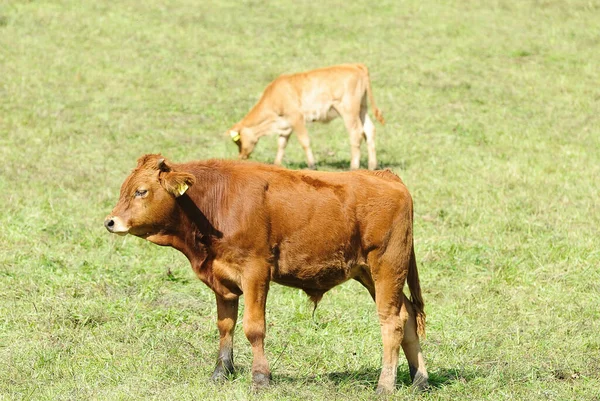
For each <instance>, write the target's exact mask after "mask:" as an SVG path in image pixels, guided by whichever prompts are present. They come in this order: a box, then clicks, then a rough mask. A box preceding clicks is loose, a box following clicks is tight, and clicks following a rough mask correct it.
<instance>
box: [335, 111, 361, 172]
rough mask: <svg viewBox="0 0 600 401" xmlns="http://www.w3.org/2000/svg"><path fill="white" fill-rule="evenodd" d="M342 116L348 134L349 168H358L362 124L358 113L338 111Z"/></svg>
mask: <svg viewBox="0 0 600 401" xmlns="http://www.w3.org/2000/svg"><path fill="white" fill-rule="evenodd" d="M340 115H341V116H343V118H344V125H346V129H347V130H348V134H349V135H350V169H351V170H356V169H358V168H360V144H361V142H362V140H363V125H362V122H361V121H360V118H359V116H358V113H356V112H354V111H351V112H348V111H344V112H342V113H340Z"/></svg>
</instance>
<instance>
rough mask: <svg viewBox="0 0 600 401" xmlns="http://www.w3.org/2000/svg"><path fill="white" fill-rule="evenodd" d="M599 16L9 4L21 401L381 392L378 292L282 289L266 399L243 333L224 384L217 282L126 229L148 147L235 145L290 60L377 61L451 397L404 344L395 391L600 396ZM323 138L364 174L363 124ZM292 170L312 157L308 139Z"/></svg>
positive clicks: (4, 14)
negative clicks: (108, 222)
mask: <svg viewBox="0 0 600 401" xmlns="http://www.w3.org/2000/svg"><path fill="white" fill-rule="evenodd" d="M599 21H600V4H599V3H598V2H597V1H588V0H535V1H534V0H523V1H508V0H491V1H487V2H479V1H467V0H463V1H459V0H454V1H446V2H436V1H430V0H423V1H417V0H405V1H404V0H400V1H398V0H396V1H388V0H382V1H378V2H373V1H330V2H297V1H290V0H282V1H278V2H262V1H254V0H249V1H244V2H236V4H234V2H230V1H225V0H223V1H217V0H208V1H191V0H171V1H166V2H160V1H155V0H149V1H140V0H124V1H111V2H109V1H104V0H102V1H89V2H80V1H74V0H63V1H43V0H40V1H3V2H0V158H1V159H0V160H1V163H0V205H1V211H0V227H1V230H0V399H6V400H9V399H17V400H20V399H23V400H25V399H35V400H38V399H41V400H74V399H85V400H87V399H103V400H113V399H123V400H125V399H161V400H162V399H172V400H188V399H189V400H191V399H226V400H229V399H236V400H244V399H264V400H283V399H286V400H287V399H291V400H333V399H340V400H345V399H372V398H374V388H375V385H376V381H377V378H378V375H379V368H380V359H381V338H380V332H379V326H378V322H377V317H376V314H375V308H374V305H373V303H372V301H371V299H370V297H369V295H368V293H367V292H366V291H365V290H364V289H363V288H362V287H361V286H360V285H359V284H357V283H347V284H344V285H343V286H340V287H337V288H335V289H334V290H332V291H331V292H330V293H328V294H326V296H325V297H324V299H323V301H322V303H321V304H320V306H319V309H318V310H317V313H316V315H315V318H314V319H313V318H312V316H311V312H312V308H311V305H310V304H309V302H308V301H307V299H306V296H305V295H303V293H301V292H300V291H299V290H295V289H290V288H285V287H281V286H273V287H272V290H271V292H270V297H269V301H268V304H267V309H268V310H267V323H268V333H267V342H266V348H267V349H266V351H267V357H268V358H269V360H270V363H271V368H272V371H273V386H272V387H271V388H270V389H267V390H264V391H261V392H259V393H255V392H252V390H251V381H250V372H249V369H250V366H251V353H250V347H249V345H248V342H247V340H246V339H245V338H244V335H243V332H242V329H241V327H238V330H237V336H236V349H235V353H236V365H237V367H238V370H239V373H238V375H237V376H236V377H235V379H234V380H233V381H232V382H230V383H226V384H224V385H213V384H209V383H208V377H209V375H210V373H211V372H212V368H213V366H214V362H215V359H216V352H217V345H218V333H217V330H216V325H215V321H216V310H215V306H214V296H213V295H212V293H211V291H210V290H209V289H208V288H207V287H205V286H204V284H202V283H201V282H200V281H198V280H196V279H195V277H194V275H193V273H192V270H191V269H190V267H189V265H188V263H187V261H186V259H185V257H183V255H181V254H179V253H178V252H177V251H175V250H172V249H167V248H160V247H157V246H155V245H152V244H150V243H147V242H144V241H143V240H140V239H137V238H128V237H125V238H121V237H116V236H112V235H109V234H108V233H107V232H106V230H105V229H104V227H103V224H102V223H103V219H104V216H106V215H107V214H108V213H109V212H110V210H111V209H112V207H113V206H114V204H115V203H116V201H117V199H118V192H119V187H120V185H121V183H122V181H123V179H124V178H125V177H126V176H127V174H128V172H129V171H130V170H131V169H132V168H133V167H135V161H136V158H137V157H138V156H140V155H141V154H143V153H149V152H162V153H163V154H164V155H165V156H167V157H169V158H170V159H172V160H173V161H187V160H191V159H199V158H211V157H223V158H234V157H236V152H237V148H236V147H235V146H234V145H233V144H232V143H230V141H229V140H228V139H227V138H224V137H223V136H222V133H223V132H225V130H226V129H227V128H229V127H230V126H231V125H232V124H233V123H235V122H236V121H238V120H239V119H240V118H241V117H243V115H244V114H245V113H246V112H247V111H248V110H249V109H250V107H251V106H252V105H253V104H254V102H255V101H256V100H257V99H258V97H259V95H260V93H261V91H262V89H263V88H264V87H265V85H266V84H267V83H269V82H270V81H271V80H272V79H273V78H275V77H276V76H277V75H278V74H280V73H285V72H294V71H302V70H307V69H311V68H316V67H320V66H325V65H330V64H335V63H342V62H363V63H365V64H367V65H368V66H369V68H370V72H371V79H372V83H373V91H374V95H375V98H376V100H377V104H378V106H379V107H380V108H381V109H382V110H383V112H384V115H385V117H386V120H387V124H386V125H385V126H381V125H377V129H378V131H377V135H378V137H377V145H378V156H379V159H380V164H381V165H382V166H383V167H389V168H391V169H393V170H394V171H395V172H396V173H398V174H399V175H400V176H401V177H402V178H403V179H404V181H405V182H406V183H407V185H408V187H409V188H410V190H411V192H412V194H413V196H414V202H415V237H416V253H417V259H418V262H419V269H420V275H421V285H422V288H423V290H424V298H425V303H426V312H427V314H428V336H427V339H426V340H425V342H424V343H423V345H424V352H425V356H426V358H427V363H428V368H429V372H430V376H431V383H432V385H433V388H432V389H431V391H429V392H427V393H423V394H414V393H413V392H412V391H411V389H410V387H409V384H410V380H409V376H408V368H407V366H406V363H405V360H404V358H403V357H402V360H401V365H400V367H399V380H398V390H397V392H396V394H395V395H394V398H397V399H422V400H465V399H472V400H600V235H599V234H600V232H599V227H600V201H599V199H600V197H599V194H600V23H599ZM308 129H309V132H310V134H311V138H312V142H313V148H314V151H315V157H316V158H317V165H318V168H319V169H321V170H344V169H346V168H347V166H348V165H349V157H350V156H349V155H350V149H349V143H348V137H347V134H346V132H345V129H344V128H343V124H342V122H341V121H340V120H337V121H334V122H332V123H331V124H329V125H311V126H309V127H308ZM275 150H276V139H275V138H264V139H262V140H261V141H260V142H259V144H258V146H257V148H256V151H255V153H254V154H253V159H254V160H259V161H264V162H271V161H272V160H273V158H274V156H275ZM363 154H364V155H363V156H364V157H363V160H362V162H363V166H366V148H363ZM285 162H286V163H287V166H288V167H290V168H303V167H305V166H306V163H305V158H304V154H303V152H302V150H301V148H300V146H299V144H298V142H297V140H296V139H295V138H292V140H291V141H290V145H289V146H288V151H287V153H286V159H285ZM169 271H170V274H168V272H169ZM239 324H240V325H241V319H240V323H239Z"/></svg>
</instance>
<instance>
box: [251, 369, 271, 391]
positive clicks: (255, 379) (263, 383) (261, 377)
mask: <svg viewBox="0 0 600 401" xmlns="http://www.w3.org/2000/svg"><path fill="white" fill-rule="evenodd" d="M270 384H271V374H268V375H266V374H264V373H261V372H254V373H252V385H253V386H254V387H255V388H265V387H269V385H270Z"/></svg>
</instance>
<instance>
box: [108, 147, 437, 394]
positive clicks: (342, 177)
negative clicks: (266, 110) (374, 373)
mask: <svg viewBox="0 0 600 401" xmlns="http://www.w3.org/2000/svg"><path fill="white" fill-rule="evenodd" d="M412 218H413V209H412V199H411V196H410V194H409V192H408V190H407V189H406V187H405V186H404V184H403V183H402V181H401V180H400V179H399V178H398V177H397V176H396V175H394V174H393V173H391V172H389V171H376V172H371V171H365V170H361V171H354V172H346V173H331V172H316V171H291V170H285V169H283V168H280V167H276V166H272V165H264V164H256V163H248V162H238V161H220V160H208V161H196V162H190V163H184V164H172V163H170V162H168V161H166V160H165V159H164V158H163V157H161V156H160V155H145V156H142V157H141V158H140V159H139V160H138V165H137V167H136V169H135V170H133V172H132V173H131V174H130V175H129V177H127V179H126V180H125V182H124V183H123V185H122V186H121V195H120V198H119V202H118V204H117V205H116V206H115V208H114V210H113V211H112V213H111V214H110V215H109V216H108V217H107V218H106V220H105V222H104V224H105V226H106V228H107V229H108V230H109V231H110V232H112V233H115V234H121V235H125V234H132V235H135V236H138V237H141V238H145V239H147V240H148V241H151V242H153V243H155V244H158V245H164V246H172V247H174V248H176V249H178V250H179V251H181V252H182V253H184V254H185V255H186V256H187V258H188V259H189V261H190V263H191V265H192V269H193V270H194V272H195V273H196V275H197V276H198V277H199V278H200V280H202V281H203V282H204V283H206V285H208V286H209V287H210V288H211V289H212V290H213V291H214V293H215V294H216V298H217V315H218V322H217V326H218V329H219V333H220V338H221V340H220V344H219V358H218V362H217V366H216V368H215V370H214V373H213V375H212V378H213V379H221V378H223V377H225V376H227V375H228V374H229V373H230V372H232V371H233V331H234V328H235V323H236V320H237V314H238V298H239V297H240V295H242V294H243V295H244V296H245V305H246V307H245V310H244V322H243V327H244V333H245V334H246V337H247V338H248V340H249V341H250V344H251V345H252V353H253V357H254V359H253V362H252V379H253V382H254V384H255V385H258V386H262V385H267V384H268V383H269V379H270V375H271V374H270V371H269V365H268V363H267V359H266V358H265V355H264V349H263V341H264V338H265V303H266V298H267V292H268V290H269V285H270V282H271V281H274V282H276V283H280V284H284V285H288V286H292V287H297V288H301V289H303V290H304V291H305V292H306V293H307V294H308V295H309V296H310V297H311V299H312V300H313V301H314V302H315V303H316V302H318V301H319V300H320V299H321V297H322V296H323V294H324V293H325V292H327V291H328V290H330V289H331V288H333V287H334V286H336V285H338V284H341V283H343V282H344V281H347V280H349V279H355V280H357V281H359V282H360V283H361V284H362V285H363V286H365V287H366V288H367V290H368V291H369V293H370V294H371V296H372V297H373V299H374V300H375V303H376V306H377V313H378V315H379V320H380V324H381V334H382V337H383V369H382V372H381V376H380V378H379V384H378V387H377V389H378V391H379V392H391V391H392V390H393V389H394V388H395V382H396V369H397V365H398V353H399V349H400V347H402V348H403V350H404V353H405V355H406V358H407V359H408V365H409V368H410V374H411V377H412V379H413V384H414V385H415V386H417V387H419V388H422V387H425V386H427V378H428V376H427V370H426V368H425V363H424V359H423V355H422V353H421V347H420V345H419V335H421V336H422V335H423V334H424V331H425V314H424V312H423V300H422V298H421V289H420V285H419V276H418V272H417V265H416V261H415V253H414V248H413V233H412ZM405 282H408V287H409V289H410V293H411V298H410V299H409V298H407V297H406V296H405V295H404V293H403V287H404V284H405Z"/></svg>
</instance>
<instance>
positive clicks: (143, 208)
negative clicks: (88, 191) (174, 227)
mask: <svg viewBox="0 0 600 401" xmlns="http://www.w3.org/2000/svg"><path fill="white" fill-rule="evenodd" d="M194 181H195V178H194V176H193V175H191V174H188V173H185V172H181V171H177V170H176V169H174V168H173V167H172V166H171V165H170V163H169V162H167V161H166V160H165V159H164V158H163V157H162V156H161V155H145V156H142V157H140V158H139V159H138V165H137V167H136V168H135V169H134V170H133V171H132V172H131V174H130V175H129V177H127V178H126V179H125V181H124V182H123V185H121V194H120V196H119V202H118V203H117V205H116V206H115V208H114V209H113V211H112V213H111V214H110V215H108V216H107V217H106V219H105V220H104V226H105V227H106V229H107V230H108V231H110V232H111V233H114V234H119V235H125V234H132V235H135V236H138V237H142V238H148V237H149V236H151V235H153V234H156V233H158V232H160V231H162V230H165V229H166V228H168V225H169V224H170V222H172V221H173V215H174V213H175V210H176V207H177V202H176V200H175V198H177V197H179V196H181V195H183V194H184V193H185V192H186V191H187V189H188V188H189V187H190V186H192V185H193V184H194Z"/></svg>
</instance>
